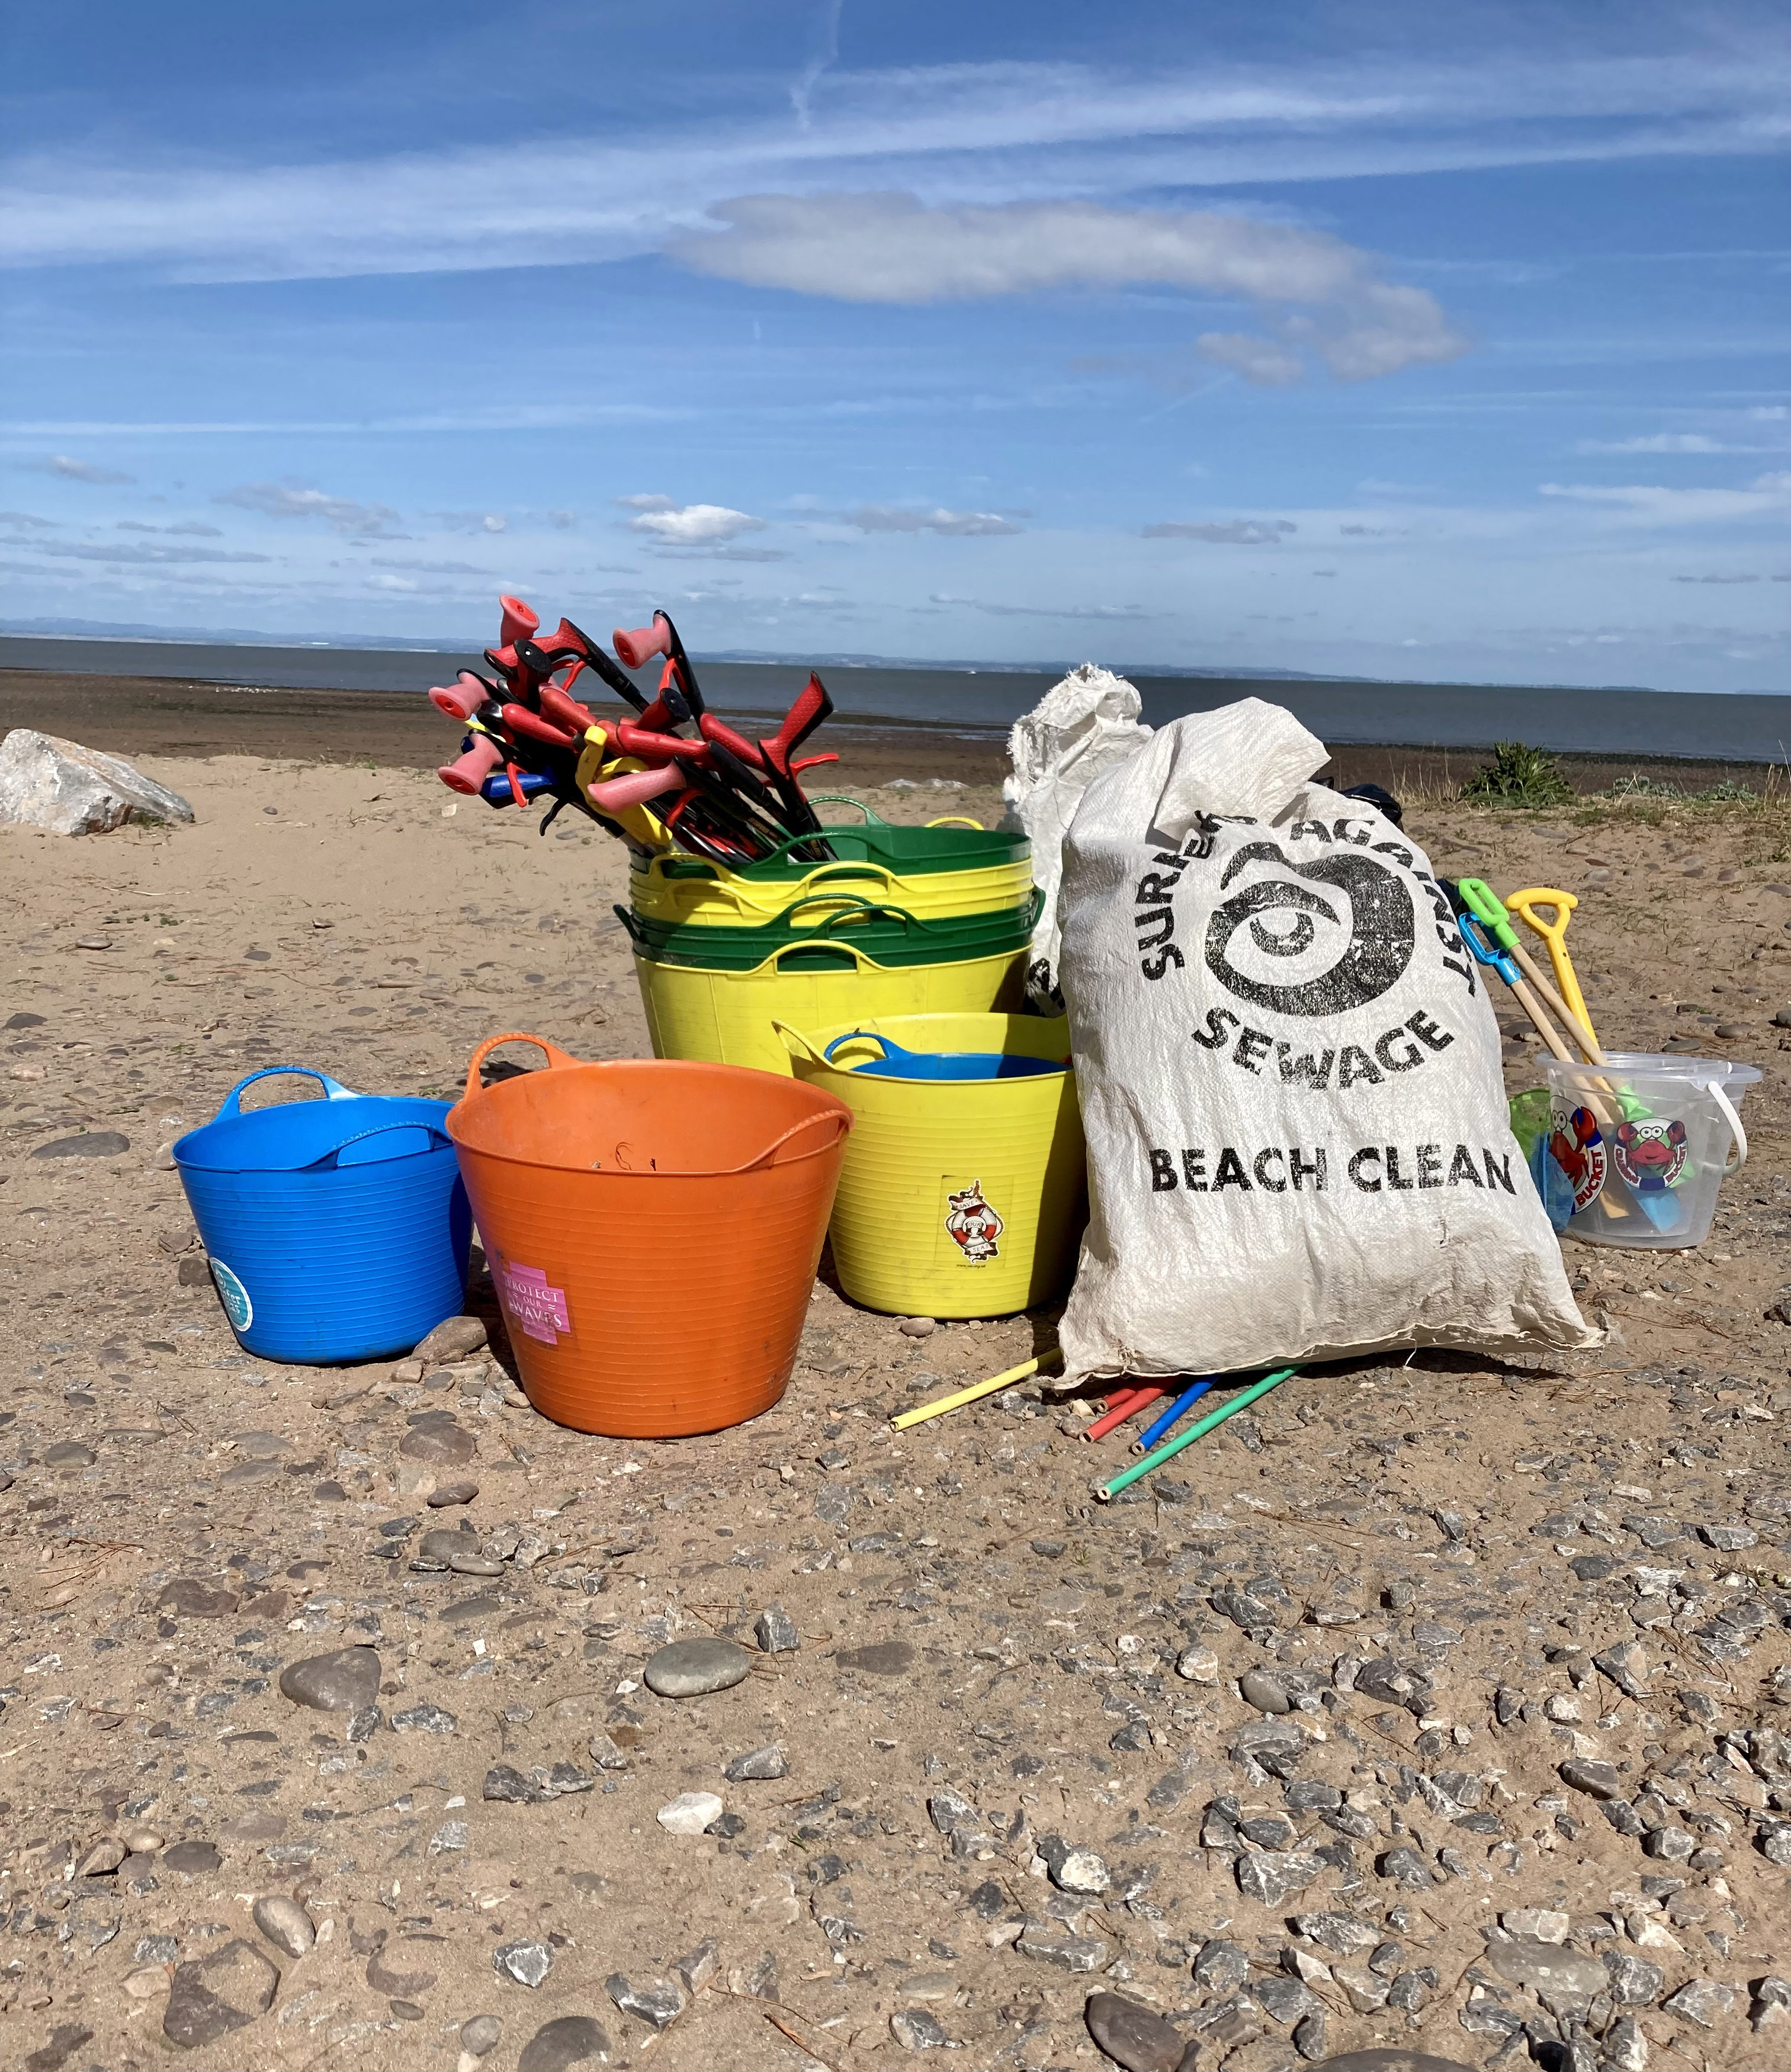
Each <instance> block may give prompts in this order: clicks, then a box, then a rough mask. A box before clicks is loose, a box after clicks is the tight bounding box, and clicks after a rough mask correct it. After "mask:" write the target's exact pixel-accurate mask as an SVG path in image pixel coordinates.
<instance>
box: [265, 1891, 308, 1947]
mask: <svg viewBox="0 0 1791 2072" xmlns="http://www.w3.org/2000/svg"><path fill="white" fill-rule="evenodd" d="M249 1918H250V1919H251V1920H253V1922H254V1924H255V1926H257V1928H258V1929H260V1930H261V1933H262V1934H264V1935H265V1936H266V1938H267V1939H268V1941H269V1942H271V1943H272V1944H273V1945H274V1948H275V1949H276V1950H283V1951H285V1952H286V1955H287V1956H289V1957H303V1955H305V1953H306V1951H308V1950H309V1949H310V1948H311V1947H312V1945H313V1944H314V1943H315V1942H316V1940H317V1930H316V1929H315V1927H314V1926H312V1923H311V1916H310V1915H309V1914H307V1912H306V1911H305V1910H304V1909H303V1907H302V1906H301V1905H299V1904H298V1901H297V1900H295V1899H288V1898H287V1897H286V1895H285V1894H284V1893H269V1894H267V1895H266V1897H264V1898H261V1899H257V1901H256V1902H255V1904H254V1905H253V1907H252V1908H251V1909H250V1910H249Z"/></svg>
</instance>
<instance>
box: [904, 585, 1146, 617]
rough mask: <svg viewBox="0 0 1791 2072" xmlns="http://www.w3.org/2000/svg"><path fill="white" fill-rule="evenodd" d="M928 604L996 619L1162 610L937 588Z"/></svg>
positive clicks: (1129, 614)
mask: <svg viewBox="0 0 1791 2072" xmlns="http://www.w3.org/2000/svg"><path fill="white" fill-rule="evenodd" d="M927 602H928V603H929V604H940V605H955V606H960V607H961V608H962V609H964V610H966V611H986V612H987V613H988V614H989V615H990V617H991V618H993V619H1101V620H1108V619H1155V618H1157V617H1159V616H1160V615H1159V614H1158V613H1156V612H1152V611H1142V610H1140V609H1139V607H1138V606H1136V605H1133V604H990V603H986V602H984V601H983V600H982V598H978V597H953V596H952V595H951V594H949V592H948V591H945V590H935V591H934V592H933V594H932V595H931V596H930V597H929V598H928V600H927Z"/></svg>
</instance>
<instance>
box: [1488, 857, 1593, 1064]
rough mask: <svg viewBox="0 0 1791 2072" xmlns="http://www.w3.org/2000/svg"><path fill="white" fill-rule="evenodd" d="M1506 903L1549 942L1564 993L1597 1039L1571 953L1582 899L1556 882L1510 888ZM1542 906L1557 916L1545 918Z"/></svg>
mask: <svg viewBox="0 0 1791 2072" xmlns="http://www.w3.org/2000/svg"><path fill="white" fill-rule="evenodd" d="M1505 905H1506V906H1509V908H1510V909H1511V911H1513V913H1514V914H1517V915H1521V916H1522V918H1523V919H1524V922H1525V925H1526V926H1528V927H1532V928H1534V930H1535V931H1536V932H1537V934H1538V935H1540V936H1541V937H1542V940H1543V941H1544V942H1545V943H1547V944H1548V946H1549V962H1550V964H1552V965H1553V966H1554V983H1555V985H1556V986H1557V987H1558V989H1559V990H1560V993H1561V997H1562V999H1563V1000H1564V1001H1566V1002H1567V1005H1568V1006H1570V1007H1571V1009H1573V1011H1574V1013H1575V1014H1576V1015H1577V1016H1578V1017H1579V1019H1580V1021H1581V1022H1583V1023H1584V1025H1585V1027H1586V1031H1587V1034H1588V1035H1589V1036H1591V1038H1592V1040H1593V1042H1597V1041H1598V1031H1597V1030H1595V1028H1594V1027H1593V1026H1592V1017H1591V1015H1590V1014H1589V1013H1587V1009H1586V996H1585V995H1584V993H1582V992H1581V991H1580V989H1579V980H1578V978H1576V977H1575V975H1574V968H1573V959H1572V958H1571V957H1570V956H1568V955H1567V923H1568V921H1569V920H1570V919H1571V918H1572V915H1573V911H1574V909H1575V907H1576V906H1578V905H1579V900H1578V899H1576V898H1575V897H1574V895H1573V894H1572V893H1571V892H1562V891H1561V890H1559V889H1558V887H1557V886H1552V885H1530V886H1525V888H1524V890H1522V891H1521V892H1508V893H1507V894H1505ZM1539 906H1540V907H1552V908H1553V910H1554V916H1553V919H1550V920H1546V921H1545V920H1544V919H1542V915H1540V914H1539V913H1538V911H1536V910H1537V909H1538V907H1539Z"/></svg>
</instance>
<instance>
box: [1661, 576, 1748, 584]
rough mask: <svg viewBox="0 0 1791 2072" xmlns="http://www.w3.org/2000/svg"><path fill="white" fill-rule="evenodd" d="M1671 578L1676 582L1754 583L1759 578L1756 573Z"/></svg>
mask: <svg viewBox="0 0 1791 2072" xmlns="http://www.w3.org/2000/svg"><path fill="white" fill-rule="evenodd" d="M1673 580H1674V582H1677V583H1756V582H1759V581H1760V578H1759V577H1758V576H1757V575H1732V576H1724V575H1708V576H1675V577H1674V578H1673Z"/></svg>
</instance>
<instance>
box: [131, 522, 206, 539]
mask: <svg viewBox="0 0 1791 2072" xmlns="http://www.w3.org/2000/svg"><path fill="white" fill-rule="evenodd" d="M116 529H117V531H119V532H174V533H179V534H183V535H184V536H185V537H187V539H190V540H221V539H222V538H223V537H224V534H223V532H221V531H220V528H218V527H217V526H216V525H202V524H200V522H199V520H197V519H196V518H183V519H182V520H180V521H179V523H178V524H173V525H146V524H144V523H143V521H142V519H140V518H121V519H120V520H118V523H117V528H116Z"/></svg>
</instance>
